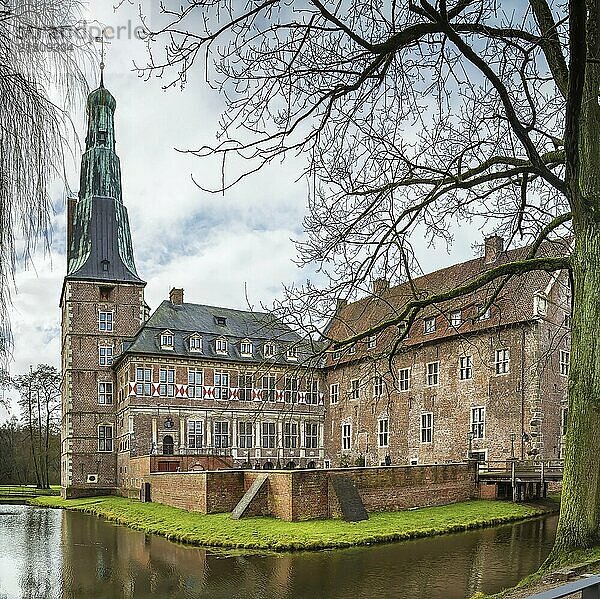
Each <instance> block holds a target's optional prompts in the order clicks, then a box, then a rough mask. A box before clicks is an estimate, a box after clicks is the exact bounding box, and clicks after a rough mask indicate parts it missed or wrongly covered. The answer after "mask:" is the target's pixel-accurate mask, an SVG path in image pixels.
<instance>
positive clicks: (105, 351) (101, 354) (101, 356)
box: [98, 345, 113, 366]
mask: <svg viewBox="0 0 600 599" xmlns="http://www.w3.org/2000/svg"><path fill="white" fill-rule="evenodd" d="M112 359H113V348H112V347H111V346H110V345H101V346H100V347H98V362H99V364H100V366H110V365H111V364H112Z"/></svg>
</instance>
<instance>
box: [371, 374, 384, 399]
mask: <svg viewBox="0 0 600 599" xmlns="http://www.w3.org/2000/svg"><path fill="white" fill-rule="evenodd" d="M382 395H383V377H382V376H379V375H377V376H376V377H375V380H374V381H373V397H381V396H382Z"/></svg>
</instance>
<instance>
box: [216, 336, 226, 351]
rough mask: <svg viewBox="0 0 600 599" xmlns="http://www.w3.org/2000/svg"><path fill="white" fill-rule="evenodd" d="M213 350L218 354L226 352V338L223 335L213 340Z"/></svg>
mask: <svg viewBox="0 0 600 599" xmlns="http://www.w3.org/2000/svg"><path fill="white" fill-rule="evenodd" d="M215 351H216V352H217V353H218V354H227V339H225V337H219V338H218V339H217V340H216V341H215Z"/></svg>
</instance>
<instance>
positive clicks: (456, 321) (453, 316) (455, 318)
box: [450, 310, 462, 329]
mask: <svg viewBox="0 0 600 599" xmlns="http://www.w3.org/2000/svg"><path fill="white" fill-rule="evenodd" d="M461 324H462V312H461V311H460V310H456V311H454V312H450V326H451V327H454V328H455V329H457V328H458V327H459V326H460V325H461Z"/></svg>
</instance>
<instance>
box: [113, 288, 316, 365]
mask: <svg viewBox="0 0 600 599" xmlns="http://www.w3.org/2000/svg"><path fill="white" fill-rule="evenodd" d="M217 317H220V318H224V319H225V325H221V324H218V323H217V320H216V319H217ZM165 331H170V332H172V333H173V337H174V348H173V349H172V350H170V349H162V348H161V345H160V336H161V333H163V332H165ZM195 333H197V334H199V335H201V337H202V352H198V351H190V349H189V338H190V336H192V335H193V334H195ZM221 337H224V338H225V339H227V341H228V353H227V355H223V354H221V353H217V352H216V348H215V341H216V340H217V339H218V338H221ZM245 339H249V340H250V341H252V344H253V354H252V356H242V355H241V353H240V342H241V341H242V340H245ZM266 342H272V343H274V344H275V346H276V353H275V356H274V357H272V358H271V357H269V358H265V357H264V355H263V346H264V344H265V343H266ZM290 347H296V348H297V352H298V358H297V360H288V359H287V358H286V353H287V350H288V348H290ZM313 349H314V346H313V344H312V343H311V342H310V341H307V340H305V339H302V338H301V337H300V336H299V335H298V334H297V333H295V332H294V331H293V330H292V329H291V328H290V327H288V326H287V325H285V324H283V323H282V322H281V321H279V320H278V319H277V318H276V317H275V316H274V315H273V314H269V313H263V312H250V311H244V310H233V309H231V308H222V307H217V306H205V305H200V304H191V303H183V304H173V303H171V302H170V301H168V300H165V301H163V302H162V303H161V304H160V305H159V306H158V308H157V309H156V310H155V312H154V313H153V314H152V316H151V317H150V318H149V319H148V320H147V321H146V323H145V324H144V325H143V326H142V328H141V329H140V331H139V333H138V334H137V335H136V337H135V338H134V340H133V341H132V342H131V343H130V344H129V345H128V346H127V347H125V348H124V351H123V355H132V354H150V355H157V354H158V355H165V356H167V355H169V356H173V355H175V356H180V357H181V356H183V357H194V358H202V357H204V358H214V359H218V360H226V361H227V360H230V361H236V362H254V363H255V362H257V361H263V360H265V361H268V362H269V363H278V364H287V365H289V364H304V363H306V361H307V360H309V359H310V357H311V356H312V355H313V354H314V351H313Z"/></svg>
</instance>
